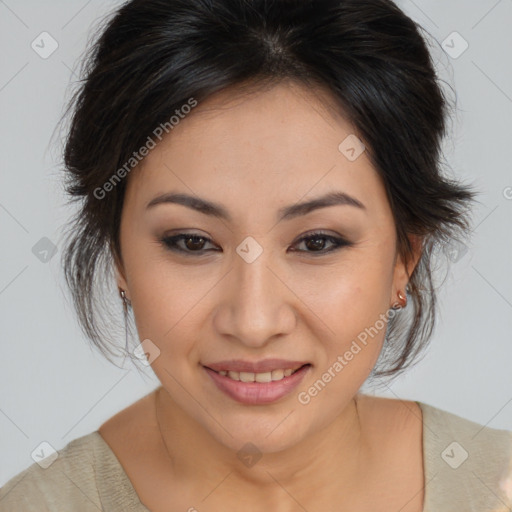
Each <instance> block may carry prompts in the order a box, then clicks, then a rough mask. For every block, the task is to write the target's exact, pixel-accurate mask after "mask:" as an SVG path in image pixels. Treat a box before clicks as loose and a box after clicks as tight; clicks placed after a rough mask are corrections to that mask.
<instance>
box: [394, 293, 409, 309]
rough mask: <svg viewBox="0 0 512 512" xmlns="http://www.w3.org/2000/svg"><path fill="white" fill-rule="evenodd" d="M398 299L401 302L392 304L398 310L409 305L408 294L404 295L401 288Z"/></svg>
mask: <svg viewBox="0 0 512 512" xmlns="http://www.w3.org/2000/svg"><path fill="white" fill-rule="evenodd" d="M397 295H398V299H399V302H395V303H394V304H393V306H392V308H393V309H395V310H398V309H402V308H405V306H407V295H404V294H403V293H402V292H401V291H400V290H398V294H397Z"/></svg>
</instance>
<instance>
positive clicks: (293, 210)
mask: <svg viewBox="0 0 512 512" xmlns="http://www.w3.org/2000/svg"><path fill="white" fill-rule="evenodd" d="M169 203H170V204H180V205H182V206H186V207H187V208H192V209H193V210H196V211H198V212H200V213H203V214H205V215H210V216H212V217H216V218H219V219H223V220H226V221H227V222H231V221H232V217H231V215H230V214H229V213H228V211H227V210H226V209H225V208H224V207H223V206H222V205H220V204H218V203H214V202H211V201H207V200H206V199H201V198H199V197H196V196H190V195H188V194H181V193H173V192H168V193H166V194H162V195H160V196H157V197H155V198H154V199H152V200H151V201H150V202H149V203H148V204H147V206H146V210H148V209H150V208H153V207H154V206H156V205H159V204H169ZM339 205H348V206H353V207H356V208H359V209H361V210H366V207H365V206H364V204H363V203H361V201H359V200H358V199H356V198H355V197H352V196H350V195H348V194H346V193H345V192H341V191H335V192H329V193H328V194H325V195H323V196H320V197H317V198H315V199H312V200H310V201H306V202H302V203H296V204H292V205H290V206H285V207H283V208H280V209H279V210H278V221H282V220H290V219H293V218H295V217H299V216H301V215H306V214H308V213H310V212H312V211H314V210H318V209H320V208H326V207H328V206H339Z"/></svg>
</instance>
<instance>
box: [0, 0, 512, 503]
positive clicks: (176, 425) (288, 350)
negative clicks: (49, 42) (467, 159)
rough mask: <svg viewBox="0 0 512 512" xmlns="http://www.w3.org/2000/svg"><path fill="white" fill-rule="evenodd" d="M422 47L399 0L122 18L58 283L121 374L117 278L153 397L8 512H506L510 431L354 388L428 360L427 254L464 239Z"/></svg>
mask: <svg viewBox="0 0 512 512" xmlns="http://www.w3.org/2000/svg"><path fill="white" fill-rule="evenodd" d="M419 30H420V28H419V27H418V26H417V25H415V23H414V22H413V21H412V20H411V19H409V18H408V17H407V16H405V15H404V13H403V12H402V11H400V10H399V9H398V8H397V7H396V6H395V5H394V4H393V3H392V2H391V1H389V0H317V1H315V2H308V1H300V2H299V1H291V0H275V1H270V0H254V1H244V0H194V1H190V0H171V1H169V0H144V1H142V0H135V1H131V2H128V3H126V4H125V5H123V6H122V7H121V8H120V9H119V10H118V11H117V12H116V15H115V16H114V17H113V18H112V19H111V20H110V21H109V23H108V25H107V26H106V27H105V28H104V29H103V31H102V34H101V36H100V37H99V39H98V40H97V42H96V44H95V45H94V46H93V47H92V52H91V54H90V56H89V59H88V60H87V66H86V76H85V80H84V82H83V84H82V85H81V89H80V90H79V94H78V95H77V96H76V97H75V98H74V102H73V104H72V114H73V115H72V123H71V126H70V130H69V136H68V139H67V145H66V150H65V164H66V172H67V176H68V182H67V191H68V192H69V194H70V196H71V197H72V198H75V199H80V200H82V201H83V202H82V203H81V209H80V211H79V214H78V215H77V217H76V218H75V219H74V220H73V223H72V226H71V231H70V239H69V243H68V246H67V248H66V252H65V259H64V268H65V273H66V277H67V279H68V283H69V285H70V288H71V291H72V294H73V298H74V300H75V305H76V308H77V312H78V316H79V319H80V322H81V325H82V326H83V328H84V331H85V332H86V334H87V335H88V336H89V338H90V339H91V340H92V341H93V342H94V343H95V344H96V345H97V346H98V347H99V348H100V349H101V350H102V351H103V353H104V354H105V355H106V356H107V357H109V358H110V357H111V356H112V355H114V354H115V352H116V348H115V346H113V345H111V344H109V343H108V338H107V336H106V333H105V330H104V329H105V326H106V325H107V323H108V320H107V319H108V314H109V312H108V311H104V310H101V308H99V307H98V304H99V301H100V300H101V299H102V298H103V299H104V298H105V296H104V295H101V293H102V292H101V289H100V288H99V287H98V282H97V281H95V280H96V279H97V277H96V274H98V273H99V272H100V271H104V272H105V274H104V276H105V279H106V281H107V282H109V279H111V280H112V281H114V282H115V283H116V284H117V287H118V288H119V295H120V298H121V301H122V305H123V307H124V311H125V315H126V320H127V322H128V317H129V315H130V314H131V312H133V318H134V321H135V324H136V329H137V341H136V342H133V343H132V345H130V341H129V340H128V337H127V344H126V347H125V350H126V353H127V354H130V356H131V357H133V358H134V360H135V361H136V362H137V361H138V360H140V361H141V362H143V363H145V364H151V367H152V369H153V370H154V372H155V374H156V375H157V377H158V379H159V380H160V382H161V386H160V387H159V388H158V389H157V390H155V391H154V392H152V393H150V394H149V395H147V396H146V397H144V398H143V399H141V400H139V401H138V402H136V403H134V404H132V405H131V406H129V407H128V408H126V409H125V410H123V411H121V412H120V413H118V414H116V415H115V416H114V417H112V418H111V419H109V420H108V421H107V422H106V423H104V424H103V425H101V426H100V427H99V429H98V430H97V431H95V432H92V433H90V434H89V435H86V436H83V437H81V438H78V439H75V440H74V441H72V442H71V443H69V444H68V445H67V446H66V447H65V448H64V449H63V450H62V451H61V452H60V453H59V455H58V457H57V458H56V459H55V460H54V461H53V462H51V463H50V464H49V465H47V467H46V468H43V467H42V466H40V465H39V464H34V465H33V466H31V467H30V468H28V469H27V470H25V471H24V472H22V473H20V474H19V475H18V476H16V477H15V478H13V479H12V480H10V481H9V482H8V483H7V484H6V485H5V486H4V487H3V488H2V490H1V492H0V508H1V509H2V510H38V511H40V510H64V509H66V510H69V509H71V510H81V511H82V510H83V511H89V510H98V509H100V510H105V511H121V510H122V511H126V510H130V511H146V510H151V511H164V510H165V511H173V512H174V511H183V510H188V511H195V510H198V511H219V510H229V509H231V508H236V509H237V510H248V511H254V512H257V511H262V510H268V509H270V510H276V511H290V512H291V511H295V510H307V511H309V512H311V511H316V510H318V511H319V510H323V511H325V510H332V511H339V510H358V511H366V510H368V511H370V510H371V511H376V510H377V511H380V510H382V511H390V510H400V511H402V512H420V511H429V512H434V511H435V512H443V511H448V510H450V511H451V510H478V511H483V510H486V511H487V510H508V508H509V507H510V506H512V491H511V479H512V433H511V432H508V431H505V430H496V429H490V428H484V427H483V426H482V425H478V424H476V423H473V422H471V421H468V420H466V419H463V418H460V417H458V416H455V415H453V414H450V413H448V412H445V411H442V410H440V409H436V408H435V407H432V406H429V405H427V404H424V403H421V402H416V401H401V400H391V399H385V398H378V397H373V396H367V395H364V394H362V393H361V392H360V391H359V390H360V388H361V386H362V384H363V383H364V382H365V381H366V380H367V379H368V378H377V377H394V376H396V375H398V374H400V373H401V372H403V371H404V370H405V369H406V368H408V367H410V366H412V364H413V363H414V362H415V361H416V360H417V358H418V356H419V355H420V353H421V352H422V351H423V350H424V349H425V347H426V345H427V342H428V340H429V339H430V336H431V332H432V328H433V325H434V318H435V306H436V303H435V298H436V294H435V287H434V284H433V280H432V271H431V267H432V263H433V261H434V255H436V256H435V257H436V258H437V257H439V256H438V253H439V251H443V250H444V251H449V250H451V247H452V245H453V243H455V242H456V241H457V240H460V239H462V238H463V236H464V235H465V234H467V233H468V231H469V226H468V220H467V214H468V209H469V205H470V203H471V200H472V199H473V197H474V194H475V193H474V192H473V191H472V190H471V189H470V188H469V187H466V186H463V185H461V184H458V183H455V182H452V181H449V180H448V179H446V178H445V177H444V176H442V174H441V172H440V164H439V161H440V144H441V141H442V137H443V135H444V133H445V121H446V115H447V112H448V107H447V102H446V99H445V97H444V95H443V92H442V90H441V88H440V86H439V84H438V81H437V77H436V75H435V71H434V68H433V65H432V61H431V58H430V55H429V53H428V50H427V47H426V45H425V42H424V40H423V39H422V36H421V35H420V32H419ZM102 314H103V315H104V316H103V317H102V316H101V315H102ZM127 332H128V331H127Z"/></svg>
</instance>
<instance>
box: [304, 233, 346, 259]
mask: <svg viewBox="0 0 512 512" xmlns="http://www.w3.org/2000/svg"><path fill="white" fill-rule="evenodd" d="M302 243H304V246H305V247H306V248H307V249H308V250H298V251H297V252H306V253H319V254H320V255H322V254H326V253H330V252H333V251H336V250H337V249H340V248H341V247H350V246H352V245H353V244H352V243H351V242H349V241H348V240H346V239H344V238H341V237H337V236H333V235H327V234H325V233H322V232H317V233H311V234H310V235H306V236H303V237H302V238H300V239H299V240H298V241H297V244H299V245H300V244H302ZM297 244H296V245H297ZM327 244H331V245H330V248H328V249H327V250H325V247H326V245H327ZM327 246H328V245H327ZM328 247H329V246H328Z"/></svg>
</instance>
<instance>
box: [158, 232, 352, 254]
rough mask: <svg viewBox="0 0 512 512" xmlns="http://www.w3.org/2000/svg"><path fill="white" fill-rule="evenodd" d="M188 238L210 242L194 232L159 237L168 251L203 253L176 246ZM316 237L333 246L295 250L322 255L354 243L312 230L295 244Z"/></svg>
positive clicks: (202, 252)
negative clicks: (316, 249) (313, 249)
mask: <svg viewBox="0 0 512 512" xmlns="http://www.w3.org/2000/svg"><path fill="white" fill-rule="evenodd" d="M190 238H192V239H194V240H195V241H197V240H205V241H206V242H211V240H210V239H209V238H207V237H205V236H201V235H196V234H194V233H179V234H178V235H173V236H166V237H163V238H160V243H161V244H162V245H163V246H164V248H165V249H167V250H169V251H174V252H180V253H182V254H184V255H185V256H194V254H195V253H197V254H198V255H202V254H204V252H206V251H205V250H204V249H200V250H197V251H191V250H186V249H183V248H181V247H179V246H178V242H180V241H181V240H188V239H190ZM318 238H321V239H325V240H328V241H329V242H331V243H332V244H333V246H332V247H331V248H330V249H328V250H319V251H297V252H305V253H309V254H312V255H315V254H318V255H320V256H322V255H325V254H330V253H331V252H334V251H336V250H339V249H341V248H342V247H351V246H352V245H354V244H353V243H352V242H349V241H348V240H346V239H344V238H340V237H336V236H332V235H327V234H325V233H322V232H314V233H311V234H309V235H306V236H303V237H302V238H300V239H299V240H297V243H296V244H300V243H301V242H304V241H309V240H315V239H318Z"/></svg>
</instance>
